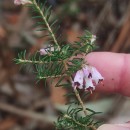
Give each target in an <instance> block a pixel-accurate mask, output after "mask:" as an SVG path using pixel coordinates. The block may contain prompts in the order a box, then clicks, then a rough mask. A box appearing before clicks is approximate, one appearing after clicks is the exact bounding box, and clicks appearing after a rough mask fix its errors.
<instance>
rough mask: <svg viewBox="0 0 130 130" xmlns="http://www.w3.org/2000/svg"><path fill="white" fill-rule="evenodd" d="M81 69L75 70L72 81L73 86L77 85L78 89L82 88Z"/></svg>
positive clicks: (82, 75)
mask: <svg viewBox="0 0 130 130" xmlns="http://www.w3.org/2000/svg"><path fill="white" fill-rule="evenodd" d="M83 77H84V74H83V71H82V70H79V71H77V73H76V75H75V77H74V82H73V87H74V88H75V87H78V88H79V89H83Z"/></svg>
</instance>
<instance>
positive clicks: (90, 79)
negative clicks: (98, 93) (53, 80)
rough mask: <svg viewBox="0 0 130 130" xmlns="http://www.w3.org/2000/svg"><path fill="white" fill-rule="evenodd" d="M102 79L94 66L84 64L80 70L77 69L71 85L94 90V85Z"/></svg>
mask: <svg viewBox="0 0 130 130" xmlns="http://www.w3.org/2000/svg"><path fill="white" fill-rule="evenodd" d="M102 80H104V78H103V77H102V75H101V74H100V73H99V72H98V71H97V69H96V68H95V67H92V66H89V65H84V66H83V68H82V69H81V70H79V71H77V73H76V75H75V77H74V81H73V83H72V86H73V87H74V88H75V87H78V88H79V89H83V88H84V89H85V90H90V91H91V90H95V85H98V84H99V83H100V81H102ZM94 83H95V85H94ZM83 86H84V87H83Z"/></svg>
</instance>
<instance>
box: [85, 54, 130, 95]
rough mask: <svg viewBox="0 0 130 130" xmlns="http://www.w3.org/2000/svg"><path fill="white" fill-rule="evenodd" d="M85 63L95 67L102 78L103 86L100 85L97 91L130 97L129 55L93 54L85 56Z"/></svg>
mask: <svg viewBox="0 0 130 130" xmlns="http://www.w3.org/2000/svg"><path fill="white" fill-rule="evenodd" d="M86 61H87V63H89V64H90V65H92V66H95V67H96V68H97V69H98V70H99V72H100V73H101V74H102V76H103V77H104V85H102V84H100V85H99V86H98V87H97V91H100V92H109V93H110V92H111V93H115V92H118V93H121V94H123V95H125V96H130V55H129V54H118V53H110V52H93V53H90V54H88V55H87V57H86Z"/></svg>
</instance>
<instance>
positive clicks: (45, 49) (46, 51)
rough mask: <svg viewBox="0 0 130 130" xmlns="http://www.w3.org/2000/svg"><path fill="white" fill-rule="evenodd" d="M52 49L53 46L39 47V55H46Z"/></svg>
mask: <svg viewBox="0 0 130 130" xmlns="http://www.w3.org/2000/svg"><path fill="white" fill-rule="evenodd" d="M53 51H54V47H48V48H43V49H40V51H39V52H40V55H47V54H50V53H51V52H53Z"/></svg>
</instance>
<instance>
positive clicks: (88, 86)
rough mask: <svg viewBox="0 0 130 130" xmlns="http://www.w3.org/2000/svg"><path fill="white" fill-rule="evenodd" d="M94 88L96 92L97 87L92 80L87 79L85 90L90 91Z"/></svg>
mask: <svg viewBox="0 0 130 130" xmlns="http://www.w3.org/2000/svg"><path fill="white" fill-rule="evenodd" d="M90 88H92V89H93V90H95V86H94V85H93V82H92V79H90V78H85V89H87V90H88V89H90Z"/></svg>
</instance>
